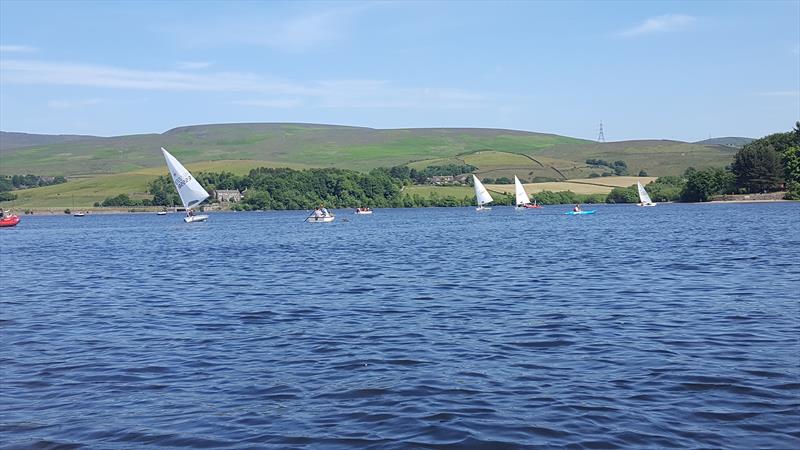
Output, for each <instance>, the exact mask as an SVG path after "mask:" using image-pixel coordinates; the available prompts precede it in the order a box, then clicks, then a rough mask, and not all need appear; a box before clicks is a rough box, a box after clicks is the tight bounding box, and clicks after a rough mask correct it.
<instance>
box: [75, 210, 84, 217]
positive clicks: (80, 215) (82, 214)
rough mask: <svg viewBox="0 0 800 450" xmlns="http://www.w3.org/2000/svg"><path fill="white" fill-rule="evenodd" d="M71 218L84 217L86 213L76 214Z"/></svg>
mask: <svg viewBox="0 0 800 450" xmlns="http://www.w3.org/2000/svg"><path fill="white" fill-rule="evenodd" d="M72 217H86V213H83V212H80V211H79V212H76V213H73V214H72Z"/></svg>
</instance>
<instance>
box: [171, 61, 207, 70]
mask: <svg viewBox="0 0 800 450" xmlns="http://www.w3.org/2000/svg"><path fill="white" fill-rule="evenodd" d="M212 64H213V63H210V62H207V61H180V62H178V63H177V64H175V67H177V68H178V69H180V70H200V69H208V68H209V67H211V65H212Z"/></svg>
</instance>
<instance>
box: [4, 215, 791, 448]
mask: <svg viewBox="0 0 800 450" xmlns="http://www.w3.org/2000/svg"><path fill="white" fill-rule="evenodd" d="M568 208H569V207H568V206H548V207H545V208H544V209H543V210H538V211H537V210H529V211H522V212H516V211H514V210H513V209H511V208H507V207H497V208H495V209H493V210H492V211H491V212H488V213H476V212H475V211H474V208H453V209H398V210H380V209H379V210H376V211H375V214H374V215H372V216H356V215H353V214H352V211H344V210H340V211H338V217H337V219H336V222H334V223H332V224H308V223H303V219H304V217H305V214H306V213H305V212H302V211H295V212H269V213H218V214H213V213H212V214H211V219H210V220H209V222H208V223H205V224H188V225H187V224H184V223H183V222H182V220H181V216H180V215H178V214H170V215H167V216H156V215H155V214H129V215H89V216H87V217H84V218H75V217H71V216H49V217H44V216H33V217H23V220H22V222H21V223H20V225H19V226H17V227H16V228H13V229H0V244H1V246H2V249H1V250H2V264H0V266H1V267H2V268H1V269H0V275H2V278H0V280H2V281H1V284H2V286H1V287H2V290H1V291H0V301H1V303H0V333H1V334H0V338H1V339H0V342H1V345H2V347H1V348H0V350H1V351H0V445H2V446H4V447H5V448H15V449H17V448H78V447H85V448H110V449H114V448H118V449H129V448H139V447H145V446H149V447H169V448H174V447H185V448H232V449H239V448H269V447H273V448H348V447H350V448H352V447H371V448H449V447H454V448H462V447H468V448H487V449H488V448H491V449H496V448H522V447H544V448H575V449H580V448H667V447H678V448H741V449H755V448H760V449H764V448H773V449H788V448H799V447H800V357H799V356H798V355H799V354H800V341H799V340H798V337H799V336H800V303H799V301H798V298H799V296H798V291H800V258H798V254H799V253H800V252H798V249H800V227H799V226H798V222H799V221H800V204H797V203H794V204H790V203H775V204H736V205H731V204H708V205H667V204H665V205H659V206H658V207H656V208H637V207H634V206H627V205H626V206H604V205H600V206H596V207H594V206H592V207H591V208H588V209H597V213H596V214H595V215H591V216H565V215H563V214H562V212H563V211H565V210H567V209H568ZM343 219H347V220H348V221H344V220H343Z"/></svg>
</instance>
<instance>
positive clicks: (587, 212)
mask: <svg viewBox="0 0 800 450" xmlns="http://www.w3.org/2000/svg"><path fill="white" fill-rule="evenodd" d="M564 214H567V215H570V216H579V215H582V214H594V210H591V211H578V212H575V211H567V212H565V213H564Z"/></svg>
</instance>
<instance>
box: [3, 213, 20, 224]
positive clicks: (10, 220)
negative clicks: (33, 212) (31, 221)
mask: <svg viewBox="0 0 800 450" xmlns="http://www.w3.org/2000/svg"><path fill="white" fill-rule="evenodd" d="M18 223H19V216H18V215H16V214H11V215H10V216H4V217H3V218H2V219H0V227H13V226H16V225H17V224H18Z"/></svg>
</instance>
